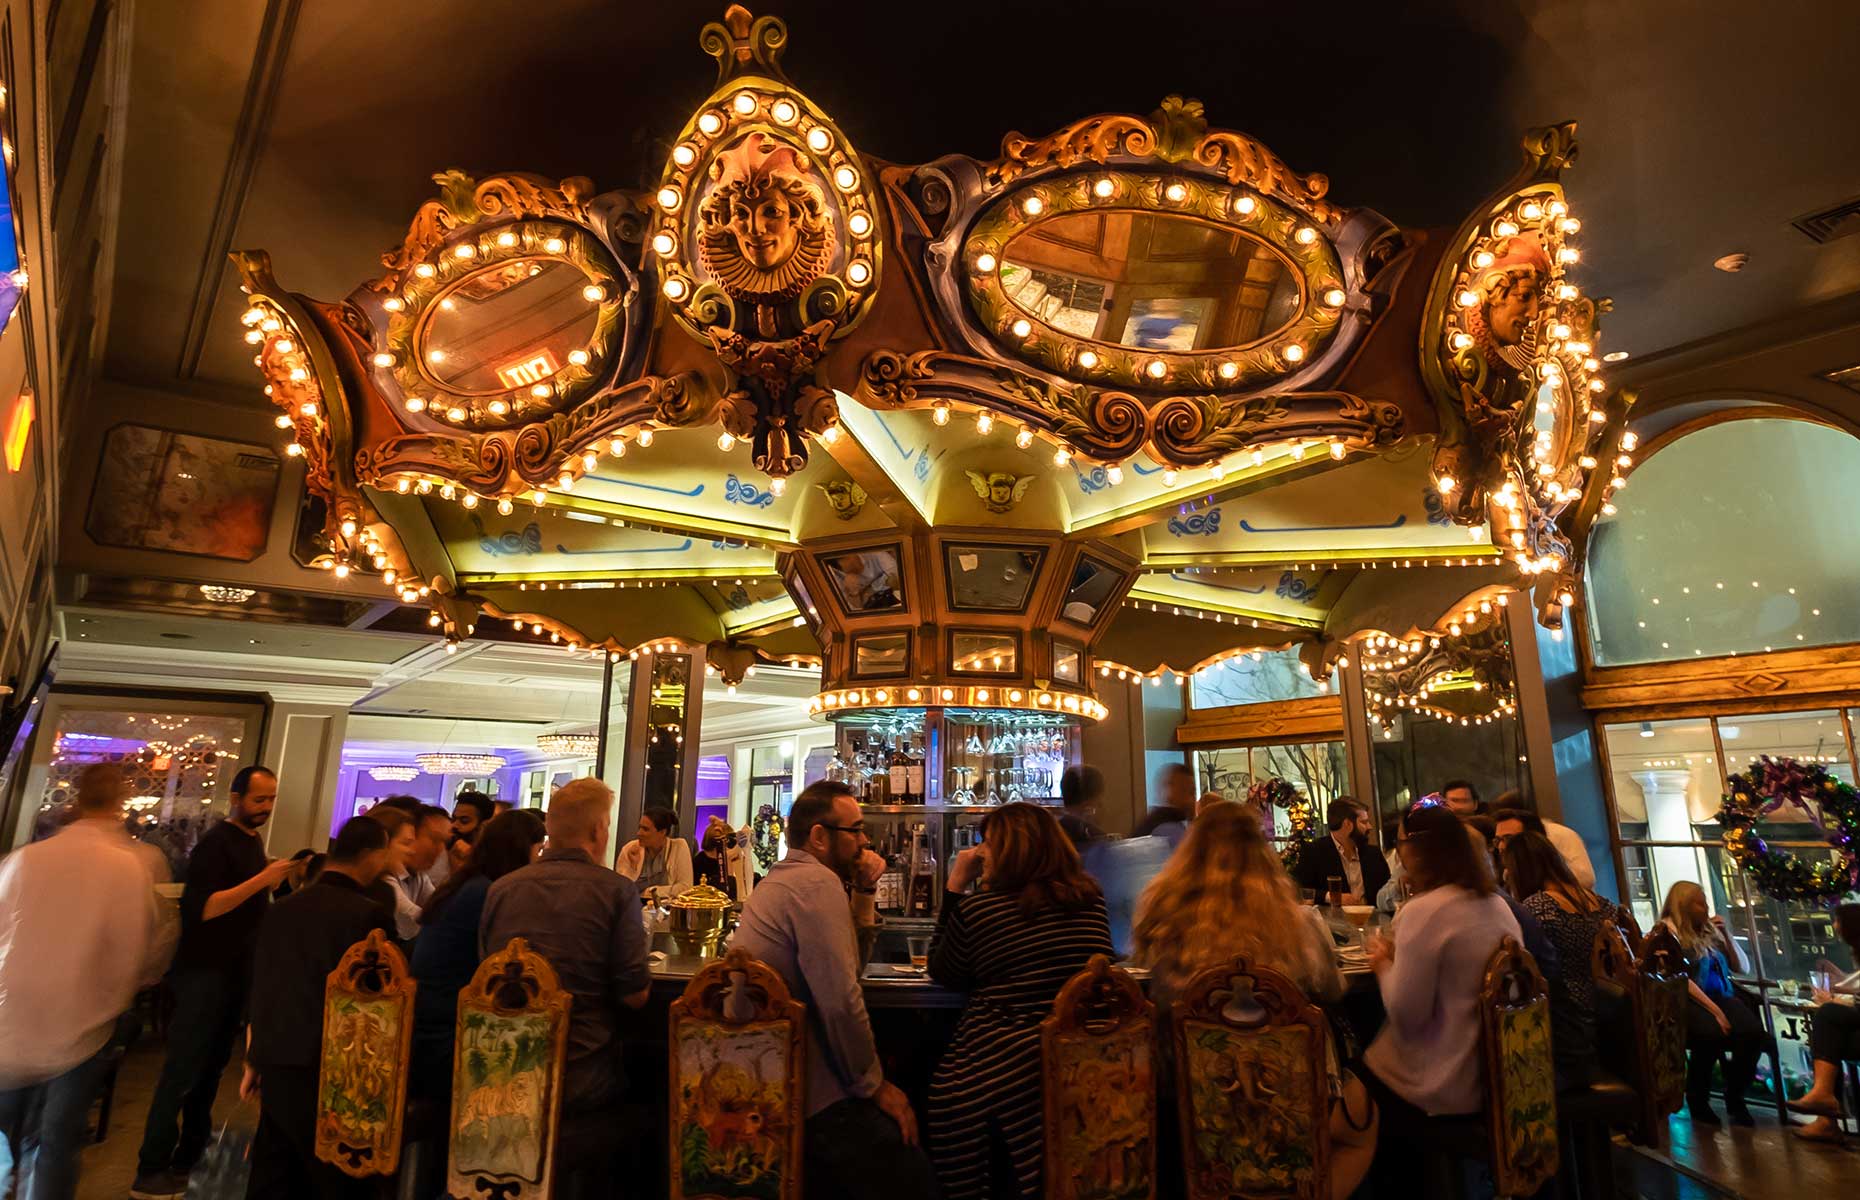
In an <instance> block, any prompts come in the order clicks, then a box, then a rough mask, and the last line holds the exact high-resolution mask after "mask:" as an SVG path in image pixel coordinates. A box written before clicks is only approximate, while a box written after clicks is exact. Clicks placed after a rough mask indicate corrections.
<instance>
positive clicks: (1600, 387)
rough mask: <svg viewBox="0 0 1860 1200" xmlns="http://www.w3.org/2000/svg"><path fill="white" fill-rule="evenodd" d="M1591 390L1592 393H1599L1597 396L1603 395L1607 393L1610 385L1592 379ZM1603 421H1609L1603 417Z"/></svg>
mask: <svg viewBox="0 0 1860 1200" xmlns="http://www.w3.org/2000/svg"><path fill="white" fill-rule="evenodd" d="M1589 390H1590V391H1592V392H1595V393H1597V394H1598V395H1599V394H1600V393H1602V392H1605V391H1607V390H1608V385H1607V384H1606V383H1603V382H1602V381H1601V380H1599V379H1591V380H1589ZM1602 419H1603V420H1604V421H1605V420H1607V419H1608V418H1607V417H1603V418H1602Z"/></svg>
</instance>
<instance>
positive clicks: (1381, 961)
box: [1364, 933, 1395, 975]
mask: <svg viewBox="0 0 1860 1200" xmlns="http://www.w3.org/2000/svg"><path fill="white" fill-rule="evenodd" d="M1364 947H1365V948H1366V949H1367V950H1368V952H1369V969H1370V970H1372V971H1374V972H1375V973H1376V974H1378V975H1380V974H1382V972H1384V971H1386V970H1388V969H1389V968H1390V967H1392V966H1394V965H1395V943H1393V942H1391V941H1389V940H1388V939H1387V938H1385V937H1383V936H1382V935H1381V934H1380V933H1376V934H1371V935H1370V936H1369V937H1368V938H1367V939H1366V940H1365V941H1364Z"/></svg>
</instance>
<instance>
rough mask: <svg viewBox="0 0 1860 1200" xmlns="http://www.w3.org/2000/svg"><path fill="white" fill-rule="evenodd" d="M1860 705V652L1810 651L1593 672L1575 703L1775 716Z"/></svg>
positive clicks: (1608, 708) (1601, 709)
mask: <svg viewBox="0 0 1860 1200" xmlns="http://www.w3.org/2000/svg"><path fill="white" fill-rule="evenodd" d="M1850 703H1860V646H1853V645H1840V646H1816V647H1812V648H1809V649H1803V650H1779V651H1776V652H1775V653H1771V654H1740V655H1737V656H1736V657H1724V658H1695V659H1688V660H1686V661H1684V662H1670V663H1648V664H1645V665H1641V666H1632V667H1600V668H1592V669H1591V670H1590V671H1589V672H1588V676H1587V678H1586V680H1585V681H1584V684H1583V688H1582V704H1583V707H1584V708H1587V709H1588V710H1589V711H1591V712H1595V713H1601V714H1606V715H1609V716H1616V715H1623V714H1622V713H1621V711H1620V710H1634V711H1635V712H1637V713H1638V712H1640V711H1642V710H1645V711H1647V712H1649V713H1652V712H1657V711H1659V710H1675V711H1677V710H1684V711H1685V712H1687V713H1703V712H1715V711H1732V710H1735V711H1738V712H1774V711H1781V710H1784V709H1793V708H1805V707H1828V706H1834V705H1840V704H1850Z"/></svg>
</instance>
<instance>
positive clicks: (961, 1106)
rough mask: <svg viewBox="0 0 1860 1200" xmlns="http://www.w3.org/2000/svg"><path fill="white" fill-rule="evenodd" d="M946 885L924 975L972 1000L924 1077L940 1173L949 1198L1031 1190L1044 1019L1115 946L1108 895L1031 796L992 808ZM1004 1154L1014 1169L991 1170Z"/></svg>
mask: <svg viewBox="0 0 1860 1200" xmlns="http://www.w3.org/2000/svg"><path fill="white" fill-rule="evenodd" d="M978 881H979V886H978ZM971 887H973V888H974V890H973V891H969V889H970V888H971ZM949 890H950V893H951V894H950V895H949V896H948V897H946V899H945V903H944V905H943V912H942V915H941V918H940V923H939V924H938V926H937V934H936V941H935V943H934V944H933V945H932V947H931V950H930V978H931V979H933V980H935V981H936V982H937V983H939V984H941V985H942V986H944V987H946V988H953V989H955V990H957V991H963V992H967V993H969V999H968V1003H967V1005H966V1006H965V1007H964V1008H963V1012H962V1019H961V1021H960V1022H958V1024H957V1026H956V1034H955V1037H954V1039H953V1040H952V1041H951V1042H950V1046H949V1049H948V1051H947V1052H946V1053H945V1054H944V1055H943V1059H942V1061H941V1062H940V1063H938V1064H937V1068H936V1071H935V1073H934V1074H933V1075H932V1076H931V1079H930V1105H929V1113H928V1115H929V1134H930V1150H931V1155H932V1157H933V1158H934V1160H935V1162H936V1174H937V1178H938V1180H939V1181H941V1183H942V1188H943V1195H944V1196H945V1198H946V1200H964V1198H965V1197H984V1196H1018V1197H1021V1200H1038V1198H1039V1197H1040V1196H1042V1195H1043V1194H1044V1193H1043V1190H1042V1184H1041V1175H1042V1167H1043V1156H1044V1153H1045V1141H1044V1137H1043V1128H1042V1125H1043V1116H1044V1113H1043V1106H1042V1104H1041V1100H1040V1022H1041V1021H1043V1020H1045V1019H1046V1017H1047V1015H1048V1014H1049V1013H1050V1012H1051V1011H1052V1007H1053V997H1055V996H1056V995H1058V994H1059V989H1060V988H1061V987H1064V986H1065V983H1066V981H1067V980H1069V979H1071V978H1072V977H1073V976H1074V975H1076V974H1077V973H1078V972H1079V971H1081V970H1083V969H1084V967H1085V964H1086V963H1087V962H1089V961H1090V960H1091V957H1092V955H1094V954H1104V955H1111V954H1112V953H1113V951H1112V949H1111V930H1110V925H1109V922H1108V921H1107V919H1106V916H1105V909H1104V898H1103V896H1102V895H1101V894H1100V893H1099V891H1098V885H1097V884H1096V883H1094V882H1093V881H1092V879H1091V877H1090V876H1089V875H1087V874H1085V870H1084V868H1083V866H1081V865H1080V862H1079V852H1078V851H1077V850H1076V849H1074V848H1073V845H1072V840H1071V839H1070V838H1068V837H1067V836H1066V835H1065V831H1064V830H1062V829H1061V828H1060V826H1059V821H1058V820H1057V819H1056V818H1055V817H1054V816H1053V815H1052V814H1051V813H1049V812H1047V811H1046V810H1045V809H1043V808H1041V807H1040V806H1038V805H1035V804H1006V805H1003V806H1001V807H1000V808H998V809H996V810H994V811H993V812H991V813H989V814H988V816H987V818H986V819H985V820H984V821H983V822H982V844H981V845H980V846H977V847H974V848H972V849H969V850H965V851H963V852H962V853H961V854H959V855H957V856H956V862H955V863H954V865H953V867H952V869H951V871H950V879H949ZM964 892H967V893H968V894H966V895H965V894H962V893H964ZM1001 1159H1005V1160H1006V1161H1007V1162H1008V1163H1010V1164H1011V1166H1012V1173H1013V1178H1012V1179H1011V1180H1007V1181H997V1180H996V1179H994V1178H993V1173H994V1166H995V1163H996V1162H997V1161H998V1160H1001Z"/></svg>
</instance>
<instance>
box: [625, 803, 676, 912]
mask: <svg viewBox="0 0 1860 1200" xmlns="http://www.w3.org/2000/svg"><path fill="white" fill-rule="evenodd" d="M614 870H616V871H618V872H619V873H620V874H622V875H624V876H626V877H627V878H628V879H631V880H632V881H633V882H634V883H636V884H638V885H639V895H640V898H641V899H642V900H645V901H647V902H648V903H650V902H652V901H655V900H668V899H670V898H671V897H673V896H676V895H678V894H679V893H680V892H682V891H684V890H685V889H686V888H688V887H690V886H691V883H692V880H693V876H692V874H691V843H690V842H687V841H685V839H683V838H681V837H679V836H678V814H677V813H675V812H673V811H672V810H671V809H669V808H649V809H647V810H646V811H645V812H644V813H642V814H640V818H639V829H638V831H637V832H636V834H635V836H634V838H633V840H632V841H630V842H628V843H627V844H626V845H624V846H622V847H620V856H619V857H618V858H616V859H615V860H614Z"/></svg>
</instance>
